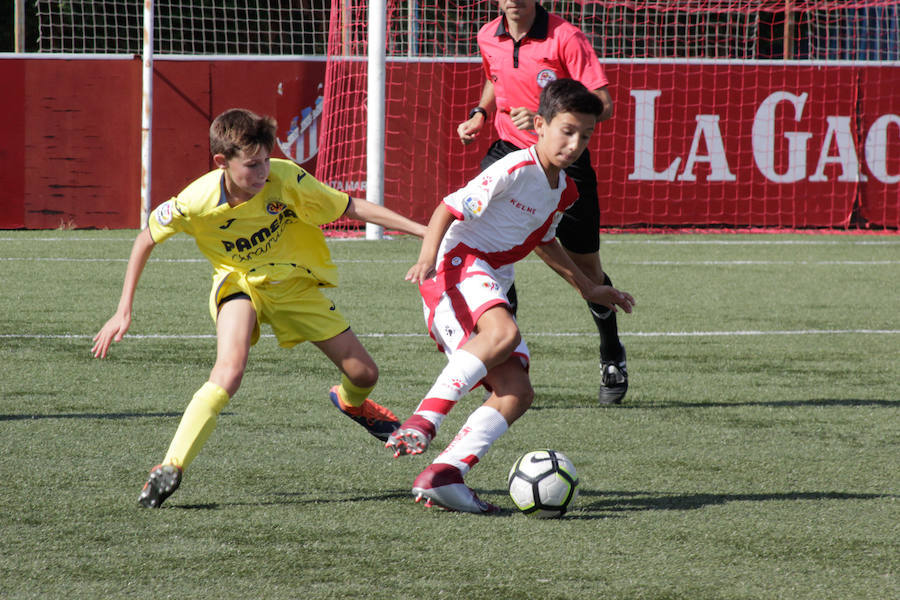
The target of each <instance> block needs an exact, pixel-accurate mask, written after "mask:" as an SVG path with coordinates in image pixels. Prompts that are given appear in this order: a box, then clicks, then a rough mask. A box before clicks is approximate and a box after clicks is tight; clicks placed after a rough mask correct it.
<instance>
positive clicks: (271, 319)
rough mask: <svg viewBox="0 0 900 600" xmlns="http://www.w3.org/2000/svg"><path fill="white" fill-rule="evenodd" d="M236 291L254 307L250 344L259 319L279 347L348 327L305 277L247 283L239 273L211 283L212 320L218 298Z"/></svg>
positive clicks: (324, 336)
mask: <svg viewBox="0 0 900 600" xmlns="http://www.w3.org/2000/svg"><path fill="white" fill-rule="evenodd" d="M240 293H244V294H247V296H249V297H250V301H251V302H252V303H253V308H254V309H255V310H256V327H254V328H253V335H252V337H251V339H250V343H251V344H255V343H256V342H257V341H258V340H259V325H260V323H268V324H269V325H270V326H271V327H272V332H273V333H274V334H275V337H276V338H277V339H278V345H279V346H281V347H283V348H290V347H292V346H295V345H297V344H299V343H302V342H306V341H310V342H321V341H324V340H328V339H331V338H333V337H334V336H336V335H338V334H340V333H342V332H343V331H346V330H347V329H349V328H350V324H349V323H348V322H347V320H346V319H344V316H343V315H342V314H341V313H340V311H339V310H338V309H337V307H336V306H335V305H334V302H332V301H331V300H330V299H329V298H327V297H326V296H325V295H324V294H323V293H322V290H321V289H319V287H318V286H317V285H316V283H315V282H313V281H310V280H308V279H293V280H289V281H284V282H280V283H271V282H270V283H264V284H262V285H250V284H249V283H247V281H246V279H243V278H241V277H238V276H234V275H232V276H229V277H226V278H225V279H224V281H221V282H218V283H217V284H215V285H213V289H212V294H211V295H210V313H211V314H212V317H213V320H215V319H216V316H217V314H218V307H219V304H220V303H221V302H222V300H224V299H225V298H227V297H228V296H231V295H233V294H240Z"/></svg>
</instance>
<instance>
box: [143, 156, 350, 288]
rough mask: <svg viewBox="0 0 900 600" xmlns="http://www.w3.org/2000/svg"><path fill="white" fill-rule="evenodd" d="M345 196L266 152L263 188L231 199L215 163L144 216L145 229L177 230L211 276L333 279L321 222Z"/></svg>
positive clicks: (335, 214)
mask: <svg viewBox="0 0 900 600" xmlns="http://www.w3.org/2000/svg"><path fill="white" fill-rule="evenodd" d="M349 203H350V197H349V196H348V195H347V194H346V193H344V192H339V191H338V190H335V189H333V188H331V187H329V186H327V185H325V184H323V183H321V182H319V181H318V180H316V179H315V178H314V177H313V176H312V175H310V174H309V173H307V172H306V171H305V170H304V169H302V168H301V167H300V166H298V165H297V164H295V163H293V162H292V161H289V160H284V159H277V158H273V159H271V161H270V171H269V177H268V179H267V180H266V185H265V187H263V189H262V191H260V192H259V193H258V194H256V195H255V196H253V198H251V199H250V200H248V201H246V202H243V203H241V204H239V205H237V206H234V207H232V206H230V205H229V204H228V201H227V199H226V195H225V180H224V174H223V172H222V171H221V170H220V169H217V170H215V171H212V172H210V173H207V174H206V175H204V176H202V177H200V178H199V179H197V180H195V181H194V182H192V183H191V184H190V185H188V186H187V187H186V188H184V190H182V191H181V193H179V194H178V195H177V196H175V197H174V198H171V199H169V200H168V201H166V202H164V203H163V204H160V205H159V206H157V207H156V209H154V211H153V212H152V213H151V215H150V220H149V228H150V235H151V236H152V237H153V240H154V241H155V242H156V243H161V242H163V241H165V240H166V239H168V238H169V237H171V236H172V235H174V234H176V233H178V232H179V231H182V232H184V233H186V234H188V235H190V236H192V237H193V238H194V241H195V242H196V243H197V247H198V248H199V249H200V252H202V253H203V254H204V256H206V258H207V259H209V262H210V263H212V265H213V268H214V269H215V273H214V275H213V278H214V280H215V281H222V280H224V279H225V278H227V277H228V275H229V274H230V273H235V274H238V275H239V276H240V279H242V280H244V281H247V282H248V283H249V284H251V285H254V286H255V285H260V284H264V283H266V282H274V281H283V280H288V279H293V278H297V277H300V278H308V279H311V280H312V281H311V283H313V284H314V285H316V286H318V287H334V286H336V285H337V267H335V265H334V263H333V262H332V261H331V253H330V252H329V251H328V247H327V246H326V244H325V236H324V235H323V234H322V231H321V230H320V229H319V226H320V225H324V224H325V223H330V222H332V221H335V220H337V219H338V218H340V217H341V215H343V214H344V212H345V211H346V210H347V207H348V206H349Z"/></svg>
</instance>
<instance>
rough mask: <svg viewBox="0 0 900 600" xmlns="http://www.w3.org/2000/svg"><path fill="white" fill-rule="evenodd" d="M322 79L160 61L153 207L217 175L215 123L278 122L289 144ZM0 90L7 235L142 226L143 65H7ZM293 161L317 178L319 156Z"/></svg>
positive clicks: (263, 66) (0, 181)
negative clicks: (255, 118)
mask: <svg viewBox="0 0 900 600" xmlns="http://www.w3.org/2000/svg"><path fill="white" fill-rule="evenodd" d="M323 79H324V63H323V62H317V61H306V62H299V61H295V62H265V61H229V62H217V61H205V60H204V61H157V62H156V64H155V68H154V101H155V105H154V112H153V119H154V121H153V154H152V173H153V180H152V182H151V194H152V205H153V206H156V205H158V204H160V203H162V202H164V201H165V200H166V199H168V198H169V197H171V196H172V195H174V194H176V193H178V192H179V191H180V190H181V189H182V188H183V187H184V186H185V185H186V184H187V183H189V182H191V181H192V180H193V179H195V178H197V177H199V176H200V175H202V174H203V173H205V172H207V171H208V170H210V169H211V168H212V165H211V160H210V156H209V124H210V122H211V121H212V119H213V117H215V115H217V114H219V113H220V112H222V111H223V110H225V109H227V108H231V107H235V106H241V107H245V108H249V109H251V110H254V111H256V112H259V113H263V114H269V115H273V116H275V117H276V118H277V119H278V121H279V139H280V140H285V139H286V138H287V127H288V126H289V125H290V123H291V120H292V118H293V117H294V116H295V115H296V114H297V113H298V111H299V110H300V109H301V108H302V107H304V106H307V105H308V104H309V105H312V104H314V103H315V99H316V97H317V95H318V94H321V89H320V88H319V87H318V86H319V84H321V83H322V81H323ZM0 81H3V82H4V84H5V85H4V93H3V94H0V132H2V135H0V159H2V161H3V162H2V164H3V168H2V169H0V189H2V190H3V193H2V194H0V228H3V229H12V228H27V229H54V228H59V227H66V228H70V227H76V228H137V227H139V226H140V169H141V164H140V156H141V141H140V138H141V134H140V132H141V119H140V111H141V63H140V61H139V60H94V59H81V60H79V59H74V60H69V59H46V58H41V59H22V58H12V59H2V60H0ZM288 152H289V155H290V156H291V157H292V158H295V159H297V160H298V162H301V163H302V164H304V166H305V167H307V168H310V169H311V170H312V169H314V168H315V157H313V158H312V159H311V160H307V161H304V160H302V159H303V158H304V157H305V155H304V153H303V152H302V151H301V152H293V151H292V150H288ZM276 155H277V156H284V155H285V154H284V153H283V152H281V151H280V150H276Z"/></svg>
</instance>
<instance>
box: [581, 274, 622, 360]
mask: <svg viewBox="0 0 900 600" xmlns="http://www.w3.org/2000/svg"><path fill="white" fill-rule="evenodd" d="M603 285H612V281H610V279H609V275H607V274H606V273H604V274H603ZM587 304H588V306H589V307H590V309H591V316H592V317H593V318H594V324H595V325H596V326H597V331H598V332H599V333H600V360H602V361H616V362H618V361H621V360H622V343H621V342H620V341H619V326H618V324H617V323H616V313H615V311H613V310H611V309H609V308H606V307H605V306H603V305H602V304H595V303H593V302H588V303H587Z"/></svg>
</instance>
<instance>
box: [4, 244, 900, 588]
mask: <svg viewBox="0 0 900 600" xmlns="http://www.w3.org/2000/svg"><path fill="white" fill-rule="evenodd" d="M134 233H135V232H133V231H45V232H0V281H2V282H3V285H2V286H0V475H2V479H0V538H2V544H0V597H2V598H91V599H96V598H125V597H129V598H132V597H134V598H136V597H140V598H220V599H224V598H241V599H244V598H261V599H279V598H383V599H395V598H422V599H428V600H431V599H453V600H463V599H465V600H470V599H492V600H494V599H500V600H506V599H522V600H525V599H527V600H532V599H538V600H555V599H575V598H578V599H581V598H585V599H600V598H604V599H607V598H608V599H616V600H627V599H635V600H637V599H654V600H664V599H665V600H675V599H678V600H702V599H734V600H738V599H741V600H743V599H760V600H769V599H789V600H800V599H809V600H820V599H823V598H834V599H841V600H849V599H853V600H864V599H871V600H887V599H889V598H898V597H900V573H898V570H900V236H896V235H894V236H870V235H863V236H852V235H847V236H845V235H834V236H809V235H778V236H774V235H683V236H665V235H655V236H643V235H610V236H604V242H603V246H602V248H601V255H602V257H603V259H604V264H605V266H606V268H607V270H608V272H609V273H610V274H611V276H612V277H613V280H614V282H615V283H616V285H617V286H618V287H620V288H622V289H625V290H627V291H629V292H631V293H632V294H633V295H634V296H635V297H636V298H637V301H638V305H637V308H636V311H635V313H634V314H632V315H622V316H620V317H619V324H620V329H621V331H622V339H623V341H624V342H625V344H626V345H627V348H628V359H629V363H628V364H629V372H630V375H631V389H630V391H629V394H628V397H627V402H626V404H625V405H624V406H622V407H613V408H602V407H599V406H597V405H596V404H595V397H596V389H597V351H596V346H597V340H596V335H595V334H594V333H592V331H593V323H592V322H591V321H590V319H589V316H588V314H587V311H586V309H585V308H584V305H583V303H582V302H581V301H580V300H579V299H578V298H577V296H576V294H575V293H574V291H572V290H571V289H568V288H565V287H563V286H564V283H563V282H562V280H561V279H559V278H558V277H557V276H556V275H554V274H553V273H552V272H551V271H550V270H549V269H548V268H546V267H545V266H544V265H543V264H542V263H540V262H539V261H538V260H537V259H534V258H530V259H528V260H526V261H525V262H523V263H522V264H521V265H520V266H519V269H518V283H519V287H520V306H521V308H520V319H519V320H520V324H521V328H522V331H523V334H524V336H525V339H526V340H527V341H528V342H529V345H530V347H531V351H532V358H533V363H532V370H531V373H532V379H533V383H534V386H535V390H536V392H537V397H536V400H535V405H534V408H533V409H532V410H531V411H529V413H528V414H526V415H525V417H523V418H522V419H521V420H520V421H519V422H517V423H516V424H515V425H514V426H513V427H512V428H511V429H510V431H509V432H508V433H507V434H506V435H504V436H503V437H502V438H501V439H500V440H499V441H498V442H497V443H496V444H495V445H494V447H493V449H492V450H491V451H490V453H488V455H487V456H486V457H485V459H484V460H483V461H482V462H481V463H480V464H479V465H478V466H477V467H476V468H475V469H474V470H473V471H472V473H471V474H470V475H469V477H468V478H467V479H468V482H469V484H470V485H471V486H472V487H474V488H475V489H477V490H478V492H479V494H480V495H481V496H482V497H483V498H485V499H486V500H489V501H492V502H494V503H497V504H499V505H501V506H502V507H503V508H504V509H505V511H504V513H503V514H502V515H501V516H498V517H482V516H474V515H463V514H452V513H446V512H443V511H441V510H438V509H430V510H429V509H425V508H424V507H423V506H422V505H420V504H415V503H414V502H413V501H412V497H411V495H410V493H409V488H410V486H411V483H412V480H413V478H414V477H415V475H416V474H417V473H418V472H419V470H421V469H422V468H423V467H424V466H425V465H426V464H427V463H428V462H429V461H430V460H431V459H432V458H433V457H434V456H435V453H436V452H437V451H438V450H440V449H442V448H443V446H444V445H445V444H446V443H447V442H448V441H449V439H450V436H451V435H452V434H453V433H455V432H456V431H457V430H458V428H459V427H460V425H461V424H462V422H463V421H464V419H465V417H466V416H467V415H468V413H469V412H470V411H471V410H473V409H474V408H475V406H477V404H478V403H479V402H480V400H481V394H480V392H476V393H474V394H471V395H470V396H469V397H467V398H466V399H465V400H464V401H463V402H461V406H459V407H457V408H456V409H455V410H454V411H453V412H452V413H451V414H450V416H449V417H448V419H447V422H446V423H445V424H444V426H443V428H442V430H441V433H440V434H439V437H438V439H437V440H436V441H435V444H434V445H433V448H432V449H430V450H429V451H428V453H427V454H426V455H425V456H419V457H404V458H402V459H397V460H393V459H392V458H391V456H390V454H389V453H388V452H387V451H386V450H385V449H384V448H382V447H381V446H380V444H379V443H378V442H377V441H376V440H374V438H371V437H370V436H369V435H368V434H367V433H366V432H365V431H364V430H363V429H362V428H360V427H359V426H357V425H355V424H354V423H352V422H351V421H349V420H348V419H346V418H345V417H342V416H341V415H339V414H338V413H337V411H336V410H335V409H334V408H333V407H332V405H331V403H330V402H329V401H328V398H327V391H328V388H329V387H330V386H331V385H333V384H334V383H336V382H337V376H336V370H335V369H334V367H333V366H331V364H330V363H328V361H327V359H325V358H324V356H322V355H321V354H319V353H318V351H317V350H316V349H315V348H314V347H313V346H311V345H309V344H306V345H303V346H300V347H298V348H294V349H293V350H284V349H280V348H278V346H277V344H276V343H275V340H274V338H273V337H271V335H267V336H266V337H264V338H263V339H262V340H261V341H260V343H259V344H258V345H257V346H256V347H255V348H254V350H253V352H252V354H251V359H250V366H249V369H248V371H247V374H246V376H245V378H244V384H243V386H242V388H241V390H240V391H239V392H238V394H237V395H236V396H235V397H234V398H233V399H232V401H231V403H230V404H229V405H228V406H227V407H226V408H225V410H224V411H223V413H222V415H221V417H220V419H219V426H218V428H217V429H216V431H215V433H214V434H213V436H212V437H211V438H210V441H209V443H207V445H206V447H205V448H204V450H203V452H202V453H201V454H200V456H199V457H198V458H197V460H196V461H195V462H194V463H193V464H192V465H191V468H190V469H189V470H188V472H187V473H186V476H185V480H184V482H183V484H182V486H181V489H180V490H179V491H178V492H177V493H176V494H175V495H173V496H172V497H171V498H170V499H169V500H168V501H167V502H166V504H165V506H164V507H163V509H161V510H142V509H139V508H137V503H136V501H137V495H138V492H139V490H140V487H141V485H142V484H143V482H144V480H145V478H146V474H147V471H148V470H149V468H150V467H151V466H153V465H154V464H156V462H158V461H159V460H161V458H162V456H163V455H164V453H165V450H166V448H167V446H168V443H169V440H170V439H171V437H172V434H173V433H174V431H175V427H176V426H177V423H178V420H179V418H180V416H181V412H182V410H183V409H184V407H185V405H186V404H187V402H188V400H189V399H190V397H191V395H192V394H193V393H194V391H195V390H196V389H197V388H198V387H199V386H200V385H201V384H202V383H203V381H205V379H206V376H207V374H208V372H209V368H210V367H211V365H212V362H213V360H214V355H215V341H214V338H213V325H212V321H211V320H210V318H209V315H208V312H207V296H208V287H209V283H210V274H211V270H210V267H209V265H208V264H207V263H206V262H205V261H204V260H203V259H202V257H201V256H200V255H199V253H198V252H197V251H196V248H195V247H194V245H193V243H192V242H191V241H189V240H188V239H187V238H184V237H182V238H178V237H176V238H175V239H173V240H171V241H169V242H166V243H165V244H163V245H161V246H160V247H159V248H157V250H156V251H155V252H154V256H153V259H152V260H151V262H150V263H149V264H148V267H147V269H146V271H145V273H144V277H143V279H142V281H141V285H140V287H139V289H138V297H137V301H136V306H135V322H134V324H133V326H132V329H131V331H130V332H129V336H128V337H126V339H125V340H124V341H123V342H122V343H119V344H117V345H114V346H113V348H112V354H111V357H110V358H108V359H107V360H105V361H98V360H94V359H92V358H91V357H90V354H89V349H90V346H91V340H90V338H91V337H92V336H93V334H94V333H95V332H96V331H97V330H98V329H99V327H100V326H101V325H102V324H103V322H104V321H105V320H106V319H107V318H108V317H109V316H110V315H111V314H112V312H113V311H114V309H115V306H116V303H117V301H118V296H119V291H120V289H121V282H122V276H123V274H124V270H125V260H126V258H127V256H128V253H129V250H130V247H131V242H132V240H133V236H134ZM329 243H330V246H331V248H332V251H333V255H334V257H335V260H336V261H337V262H338V267H339V269H340V272H341V287H339V288H337V289H335V290H333V292H332V293H331V296H332V297H333V298H334V300H335V301H336V302H337V304H338V306H339V307H340V308H341V310H342V311H343V312H344V314H345V315H346V316H347V317H348V319H349V320H350V322H351V323H352V324H353V328H354V330H355V331H356V332H357V334H358V335H360V337H361V338H362V341H363V343H364V344H365V345H366V347H367V348H368V349H369V351H370V353H371V354H372V355H373V357H374V358H375V359H376V361H377V362H378V363H379V365H380V367H381V380H380V383H379V385H378V388H377V389H376V390H375V394H374V398H375V399H377V400H378V401H380V402H382V403H384V404H385V405H387V406H388V407H390V408H392V409H393V410H394V411H395V412H396V413H397V414H398V416H400V418H401V419H403V418H405V417H406V416H408V415H409V413H410V412H411V411H412V410H413V408H414V407H415V406H416V404H417V403H418V401H419V399H420V397H421V395H422V394H424V393H425V392H426V391H427V389H428V388H429V387H430V385H431V383H432V381H433V379H434V377H435V376H436V375H437V373H438V371H439V369H440V368H441V367H442V365H443V364H444V362H445V359H444V357H443V356H442V355H441V354H439V353H438V352H437V351H435V349H434V345H433V343H432V342H431V341H430V340H429V338H428V337H427V336H426V335H425V333H424V330H425V327H424V323H423V319H422V312H421V308H420V301H419V297H418V294H417V291H416V290H415V288H414V287H413V286H411V285H410V284H408V283H406V282H404V281H403V275H404V273H405V272H406V269H407V268H408V267H409V265H411V264H412V262H413V260H414V259H415V257H416V255H417V252H418V243H417V241H415V240H411V239H398V240H391V241H384V242H368V241H334V242H329ZM264 333H266V334H269V333H270V332H269V331H268V330H266V331H264ZM541 447H552V448H555V449H558V450H561V451H563V452H565V453H566V454H567V455H568V456H569V457H570V458H571V459H572V460H573V461H574V463H575V465H576V467H577V468H578V474H579V476H580V478H581V482H582V483H581V488H580V492H581V493H580V498H579V499H578V501H577V503H576V505H575V507H574V509H573V511H572V512H571V513H570V514H569V515H568V516H567V517H566V518H564V519H561V520H555V521H538V520H532V519H529V518H527V517H525V516H524V515H521V514H517V513H515V512H513V510H512V503H511V501H510V500H509V499H508V497H507V496H506V492H505V477H506V473H507V471H508V469H509V467H510V465H511V464H512V463H513V461H514V460H515V458H516V457H517V456H518V455H520V454H522V453H524V452H525V451H528V450H532V449H536V448H541Z"/></svg>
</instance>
